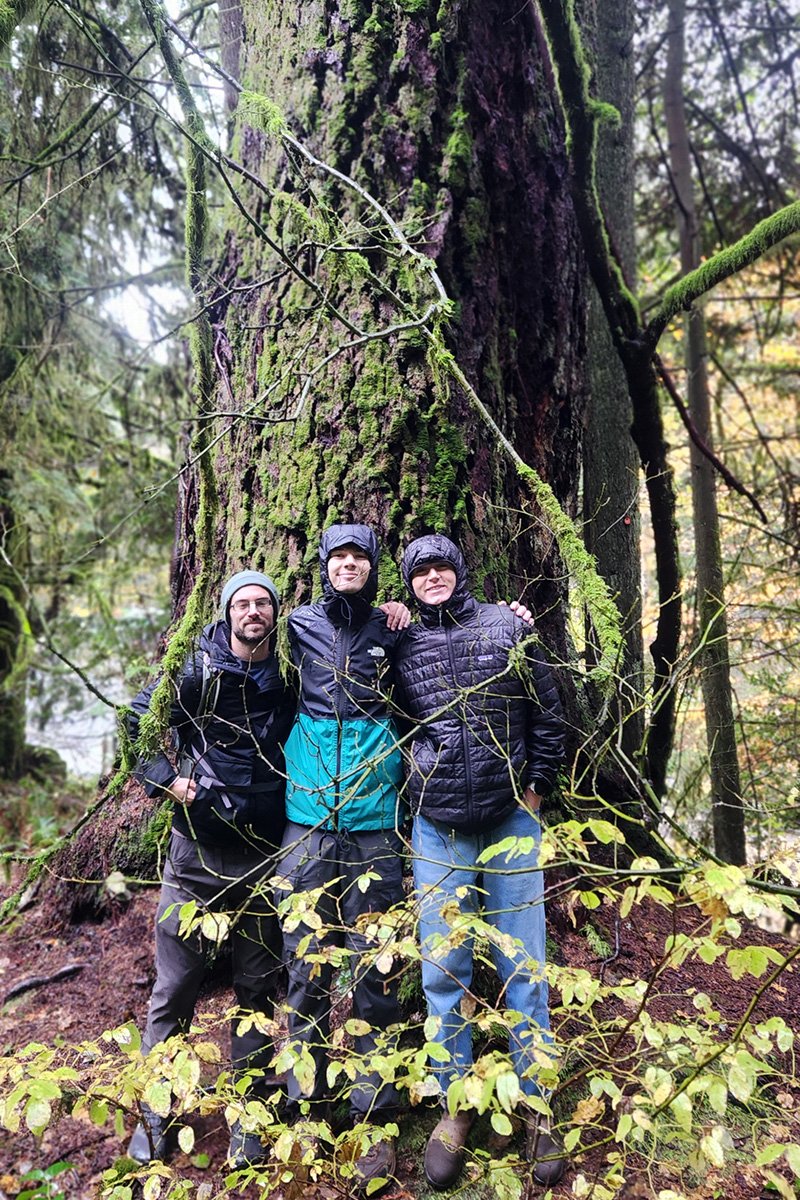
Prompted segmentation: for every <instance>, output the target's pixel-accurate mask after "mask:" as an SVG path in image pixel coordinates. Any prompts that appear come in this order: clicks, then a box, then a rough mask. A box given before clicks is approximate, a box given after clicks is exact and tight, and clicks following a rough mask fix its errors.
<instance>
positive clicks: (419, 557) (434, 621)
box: [403, 533, 475, 625]
mask: <svg viewBox="0 0 800 1200" xmlns="http://www.w3.org/2000/svg"><path fill="white" fill-rule="evenodd" d="M432 562H446V563H448V564H449V565H450V566H451V567H452V568H453V570H454V571H455V573H456V586H455V587H454V588H453V594H452V596H451V597H450V599H449V600H447V601H446V602H445V603H444V604H425V603H423V601H421V600H419V599H418V598H417V596H416V595H415V594H414V588H413V587H412V585H411V576H412V574H413V573H414V571H416V570H417V568H418V567H424V566H425V564H426V563H432ZM403 581H404V583H405V585H406V587H407V588H408V590H409V592H410V594H411V599H412V600H413V602H414V604H416V606H417V608H418V609H419V613H420V617H421V619H422V622H423V624H425V625H441V624H442V623H443V622H444V621H446V620H448V619H449V620H451V621H454V620H458V619H460V618H461V617H462V616H463V615H464V613H465V612H466V611H467V610H468V609H470V608H472V606H473V605H474V603H475V601H474V600H473V597H472V593H471V592H470V590H469V588H468V587H467V564H466V563H465V562H464V555H463V554H462V553H461V551H460V550H459V548H458V546H456V545H455V543H454V542H451V541H450V539H449V538H446V537H445V536H444V535H443V534H441V533H427V534H426V535H425V537H421V538H417V539H416V541H413V542H412V543H411V545H410V546H408V548H407V549H406V552H405V554H404V555H403Z"/></svg>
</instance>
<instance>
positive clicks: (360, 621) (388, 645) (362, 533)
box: [289, 525, 397, 721]
mask: <svg viewBox="0 0 800 1200" xmlns="http://www.w3.org/2000/svg"><path fill="white" fill-rule="evenodd" d="M347 545H354V546H358V548H359V549H360V550H363V551H364V553H365V554H366V555H367V557H368V558H369V561H370V572H369V576H368V578H367V581H366V583H365V584H364V586H363V588H362V589H361V591H360V592H358V593H357V594H356V595H353V596H348V595H344V594H342V593H341V592H337V591H335V590H334V588H333V585H332V584H331V581H330V579H329V577H328V559H329V558H330V556H331V554H332V553H333V551H334V550H338V549H339V548H340V547H342V546H347ZM378 552H379V547H378V539H377V537H376V536H375V534H374V533H373V532H372V530H371V529H370V528H369V526H367V525H332V526H331V527H330V528H329V529H326V530H325V532H324V533H323V535H322V539H321V541H320V545H319V574H320V581H321V583H322V598H321V599H320V600H315V601H313V603H311V604H305V605H303V606H302V608H297V609H295V611H294V612H293V613H292V614H291V616H290V617H289V644H290V646H291V650H292V661H293V662H294V664H295V666H296V667H298V668H299V669H300V671H301V680H302V682H301V690H300V712H301V713H305V714H306V715H307V716H309V717H313V718H314V719H315V720H325V719H326V718H329V717H335V718H336V719H337V720H339V721H349V720H358V719H360V718H364V717H372V718H377V719H384V718H385V717H386V716H387V708H386V691H387V689H388V688H390V687H391V684H392V678H393V669H392V667H393V661H394V647H395V642H396V640H397V634H396V633H395V632H393V631H392V630H391V629H389V628H388V627H387V625H386V617H385V616H384V614H383V613H382V612H381V610H380V609H379V608H375V607H373V606H374V603H375V597H376V596H377V594H378Z"/></svg>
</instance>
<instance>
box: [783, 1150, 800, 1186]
mask: <svg viewBox="0 0 800 1200" xmlns="http://www.w3.org/2000/svg"><path fill="white" fill-rule="evenodd" d="M784 1153H785V1155H786V1161H787V1163H788V1164H789V1166H790V1167H791V1168H792V1170H793V1171H794V1173H795V1175H797V1176H798V1178H800V1146H798V1145H797V1143H796V1142H792V1144H791V1145H790V1146H787V1147H786V1148H785V1150H784Z"/></svg>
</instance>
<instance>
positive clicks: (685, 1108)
mask: <svg viewBox="0 0 800 1200" xmlns="http://www.w3.org/2000/svg"><path fill="white" fill-rule="evenodd" d="M669 1107H670V1109H671V1110H672V1113H673V1115H674V1117H675V1120H676V1121H677V1122H678V1124H679V1125H680V1127H681V1129H684V1130H685V1131H686V1133H691V1132H692V1101H691V1099H690V1097H689V1095H688V1093H687V1092H679V1093H678V1095H677V1096H676V1097H675V1099H674V1100H670V1103H669Z"/></svg>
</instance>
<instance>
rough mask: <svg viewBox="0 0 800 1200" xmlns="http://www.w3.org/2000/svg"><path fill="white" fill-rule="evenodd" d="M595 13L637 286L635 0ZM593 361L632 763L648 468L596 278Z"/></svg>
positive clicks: (616, 214)
mask: <svg viewBox="0 0 800 1200" xmlns="http://www.w3.org/2000/svg"><path fill="white" fill-rule="evenodd" d="M592 7H594V6H592ZM596 21H597V27H596V29H595V30H594V39H593V40H594V43H595V80H596V88H597V98H598V99H599V100H601V101H603V102H606V103H609V104H613V105H614V107H615V108H616V110H617V111H618V113H619V114H620V123H619V125H618V126H617V127H616V128H614V127H610V126H606V127H603V128H602V129H601V130H600V132H599V135H598V154H597V192H598V198H599V201H600V205H601V207H602V210H603V213H604V216H605V220H606V226H607V229H608V230H609V234H610V236H611V238H612V240H613V243H614V247H615V251H616V255H617V258H618V260H619V262H620V264H621V266H622V268H623V270H624V272H625V276H626V279H627V282H628V286H629V287H630V289H631V291H635V286H636V242H635V234H634V226H635V214H634V197H633V183H634V163H633V109H634V54H633V36H634V4H633V0H617V2H616V3H613V4H603V5H600V6H598V7H597V9H596ZM587 32H588V31H587ZM589 370H590V380H591V403H590V405H589V409H588V413H587V420H586V437H585V439H584V453H583V513H584V521H585V525H584V537H585V540H586V545H587V547H588V549H589V550H591V552H592V554H593V555H594V556H595V558H596V560H597V566H598V570H599V571H600V574H601V575H602V576H603V578H604V579H605V580H606V582H607V583H608V585H609V587H610V589H611V592H612V594H613V595H614V596H615V597H616V600H617V604H618V605H619V609H620V612H621V613H622V615H623V619H624V626H625V658H624V662H623V665H622V671H621V674H622V679H623V685H622V687H621V688H620V705H619V709H618V712H617V713H616V714H615V715H616V716H617V717H618V719H619V721H620V722H621V736H620V747H621V749H622V751H623V754H624V757H625V759H626V760H627V762H626V764H625V766H626V767H627V766H628V764H630V765H631V766H635V765H636V764H638V762H639V759H640V756H641V754H642V750H643V743H644V730H645V708H646V704H645V694H644V652H643V646H642V624H641V618H642V595H641V557H640V534H641V517H640V511H639V488H640V482H641V468H640V463H639V455H638V453H637V450H636V445H635V443H634V441H633V438H632V437H631V426H632V425H633V405H632V403H631V398H630V393H629V391H628V381H627V379H626V376H625V371H624V369H623V366H622V363H621V361H620V359H619V355H618V354H617V351H616V348H615V346H614V341H613V338H612V336H611V331H610V329H609V327H608V320H607V318H606V315H605V313H604V312H603V307H602V303H601V301H600V297H599V296H598V295H597V292H596V290H595V289H594V288H592V289H591V293H590V303H589Z"/></svg>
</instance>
